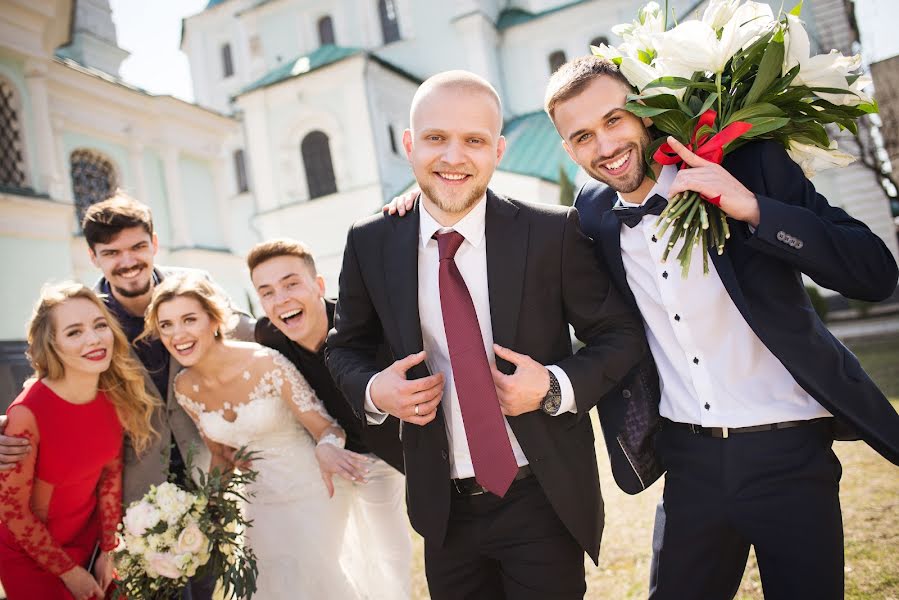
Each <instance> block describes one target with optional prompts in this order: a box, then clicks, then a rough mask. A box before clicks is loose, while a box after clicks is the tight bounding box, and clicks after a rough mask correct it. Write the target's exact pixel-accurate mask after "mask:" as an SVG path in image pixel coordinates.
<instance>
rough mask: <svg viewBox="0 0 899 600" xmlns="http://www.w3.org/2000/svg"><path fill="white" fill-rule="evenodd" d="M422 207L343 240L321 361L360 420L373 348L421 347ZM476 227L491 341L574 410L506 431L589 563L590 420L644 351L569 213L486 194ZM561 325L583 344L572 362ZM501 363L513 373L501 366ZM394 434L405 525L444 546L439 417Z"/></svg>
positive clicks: (444, 445)
mask: <svg viewBox="0 0 899 600" xmlns="http://www.w3.org/2000/svg"><path fill="white" fill-rule="evenodd" d="M419 210H420V208H419V207H416V209H415V211H413V212H412V214H410V215H408V216H406V217H404V218H399V217H396V216H387V215H381V214H379V215H375V216H373V217H370V218H368V219H366V220H363V221H361V222H359V223H357V224H356V225H354V226H353V228H352V229H351V230H350V232H349V235H348V237H347V244H346V250H345V252H344V262H343V270H342V272H341V274H340V298H339V301H338V304H337V318H336V320H335V329H334V330H332V332H331V335H330V337H329V338H328V344H327V351H328V364H329V367H330V368H331V371H332V373H334V378H335V380H336V381H337V383H338V385H339V386H340V387H341V388H342V389H343V391H344V393H345V394H346V396H347V398H348V399H349V401H350V402H351V403H352V404H353V405H354V406H355V409H356V413H357V415H358V416H359V418H360V419H362V420H364V418H365V417H364V414H365V413H364V408H363V407H364V401H365V388H366V385H367V384H368V382H369V380H370V379H371V378H372V376H374V375H375V374H376V373H377V372H378V369H377V367H376V366H375V351H376V349H377V347H378V345H379V344H381V343H382V342H386V344H387V346H388V347H389V348H390V351H391V353H392V354H393V356H394V357H395V358H402V357H405V356H407V355H409V354H414V353H417V352H420V351H421V350H422V335H421V323H420V319H419V313H418V244H419V212H418V211H419ZM485 227H486V243H487V278H488V282H489V283H488V287H489V299H490V314H491V323H492V326H493V337H494V340H495V341H496V343H497V344H500V345H502V346H505V347H507V348H511V349H513V350H515V351H516V352H521V353H524V354H527V355H529V356H531V357H532V358H533V359H534V360H536V361H538V362H540V363H542V364H556V365H558V366H559V367H561V368H562V369H564V370H565V373H566V374H567V375H568V377H569V378H570V380H571V383H572V386H573V388H574V393H575V400H576V402H577V409H578V412H577V414H574V413H566V414H564V415H560V416H556V417H551V416H548V415H546V414H544V413H543V412H542V411H539V410H538V411H534V412H530V413H526V414H523V415H520V416H517V417H510V418H509V424H510V426H511V427H512V430H513V431H514V432H515V435H516V437H517V438H518V441H519V442H520V443H521V447H522V449H523V450H524V453H525V455H526V456H527V457H528V461H529V462H530V465H531V469H532V470H533V473H534V475H535V476H536V477H537V480H538V481H539V482H540V484H541V486H542V487H543V490H544V491H545V493H546V495H547V497H548V498H549V500H550V502H551V504H552V505H553V507H554V509H555V510H556V513H557V514H558V515H559V517H560V518H561V519H562V521H563V522H564V523H565V525H566V527H567V528H568V530H569V531H570V532H571V534H572V535H573V537H574V538H575V539H576V540H577V542H578V543H579V544H580V545H581V547H582V548H584V550H585V551H586V552H587V553H588V554H589V555H590V556H591V557H592V558H593V560H594V561H595V560H597V556H598V553H599V542H600V537H601V535H602V524H603V515H602V498H601V496H600V492H599V478H598V475H597V471H596V457H595V452H594V447H593V439H594V438H593V428H592V426H591V424H590V419H589V417H588V416H587V413H588V411H589V410H590V408H592V407H593V406H594V405H595V404H596V402H597V401H598V400H599V398H600V397H601V396H602V395H603V394H604V393H605V392H607V391H609V390H611V389H612V388H613V387H614V386H615V385H616V384H617V382H618V380H619V379H620V378H621V377H623V376H624V375H625V374H626V373H627V372H628V371H629V370H630V368H631V367H632V366H633V365H634V364H635V363H636V362H637V360H638V359H639V358H640V357H642V356H643V355H644V354H645V342H644V340H643V336H642V330H641V328H640V323H639V321H638V320H637V319H636V318H635V314H634V312H633V311H632V310H631V309H630V308H628V307H627V306H626V305H625V304H624V302H623V301H622V300H621V298H620V296H619V295H618V293H617V292H616V291H615V289H614V288H613V286H612V285H611V282H610V280H609V277H608V275H607V274H606V273H605V272H604V271H603V270H601V269H600V267H599V265H598V263H597V261H596V258H595V256H594V255H593V252H592V249H591V244H590V241H589V240H588V239H587V237H586V236H584V234H583V233H582V232H581V230H580V226H579V224H578V217H577V212H576V211H574V210H572V209H566V208H564V207H558V206H555V207H553V206H543V205H534V204H526V203H523V202H518V201H515V200H509V199H506V198H503V197H501V196H496V195H495V194H493V193H492V192H490V191H488V192H487V213H486V225H485ZM569 323H570V324H571V325H572V326H573V327H574V329H575V332H576V334H577V336H578V338H580V339H581V340H583V341H584V342H585V344H586V345H585V346H584V347H583V348H582V349H581V350H580V351H578V353H577V354H574V355H572V348H571V338H570V333H569V329H568V326H569ZM498 367H499V369H500V370H501V371H503V372H505V373H511V372H512V370H513V368H512V366H511V365H510V364H509V363H507V362H505V361H502V360H499V361H498ZM407 375H408V376H409V377H410V378H420V377H424V376H427V375H428V370H427V367H426V366H425V365H424V364H420V365H417V366H416V367H415V368H413V369H411V370H410V371H409V372H408V374H407ZM401 435H402V441H403V453H404V456H405V464H406V481H407V493H408V505H409V517H410V520H411V522H412V525H413V527H415V529H416V531H418V532H419V533H420V534H421V535H423V536H424V537H426V538H428V539H429V540H430V541H431V542H432V543H438V544H439V543H442V541H443V539H444V535H445V533H446V527H447V521H448V518H449V510H450V485H451V483H450V465H449V448H448V442H447V435H446V428H445V424H444V419H443V413H442V410H439V411H438V416H437V418H436V419H434V420H433V421H432V422H430V423H429V424H427V425H425V426H423V427H420V426H416V425H410V424H408V423H402V425H401Z"/></svg>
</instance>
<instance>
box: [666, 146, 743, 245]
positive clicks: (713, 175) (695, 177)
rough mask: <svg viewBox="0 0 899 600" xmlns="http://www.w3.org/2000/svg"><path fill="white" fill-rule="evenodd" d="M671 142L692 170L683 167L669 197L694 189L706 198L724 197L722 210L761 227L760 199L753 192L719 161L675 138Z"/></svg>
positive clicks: (669, 191) (735, 217)
mask: <svg viewBox="0 0 899 600" xmlns="http://www.w3.org/2000/svg"><path fill="white" fill-rule="evenodd" d="M668 145H669V146H671V149H672V150H674V151H675V152H677V154H678V156H680V157H681V158H682V159H683V161H684V162H685V163H687V165H689V166H690V168H689V169H681V170H679V171H678V172H677V177H675V178H674V182H673V183H672V184H671V188H670V189H669V190H668V197H669V198H673V197H674V196H675V194H679V193H680V192H685V191H687V190H691V191H694V192H699V193H700V194H702V195H703V196H705V197H706V198H715V197H718V196H720V197H721V204H720V206H721V210H723V211H724V212H725V213H726V214H727V216H729V217H731V218H733V219H736V220H738V221H744V222H746V223H749V224H750V225H752V226H753V227H758V226H759V202H758V199H757V198H756V197H755V194H753V193H752V192H751V191H749V190H748V189H747V188H746V186H744V185H743V184H742V183H740V182H739V180H738V179H737V178H736V177H734V176H733V175H731V174H730V173H728V172H727V169H725V168H724V167H722V166H721V165H719V164H716V163H713V162H711V161H708V160H706V159H704V158H701V157H699V156H697V155H696V154H694V153H693V152H691V151H690V149H689V148H687V147H686V146H684V145H683V144H681V143H680V142H678V141H677V140H676V139H674V138H673V137H670V136H669V137H668Z"/></svg>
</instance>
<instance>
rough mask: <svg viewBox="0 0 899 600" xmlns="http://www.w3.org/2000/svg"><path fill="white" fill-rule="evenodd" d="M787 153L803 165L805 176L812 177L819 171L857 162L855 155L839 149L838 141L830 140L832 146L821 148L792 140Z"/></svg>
mask: <svg viewBox="0 0 899 600" xmlns="http://www.w3.org/2000/svg"><path fill="white" fill-rule="evenodd" d="M787 154H789V155H790V158H792V159H793V162H795V163H796V164H797V165H799V166H800V167H802V172H803V173H805V176H806V177H808V178H809V179H811V178H812V177H814V176H815V173H817V172H818V171H824V170H825V169H832V168H833V167H845V166H846V165H849V164H852V163H853V162H855V157H854V156H852V155H851V154H847V153H846V152H843V151H841V150H838V149H837V143H836V141H833V140H832V141H831V142H830V148H821V147H819V146H815V145H814V144H803V143H801V142H797V141H795V140H790V145H789V147H788V148H787Z"/></svg>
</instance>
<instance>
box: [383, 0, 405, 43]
mask: <svg viewBox="0 0 899 600" xmlns="http://www.w3.org/2000/svg"><path fill="white" fill-rule="evenodd" d="M378 16H379V17H380V19H381V34H382V35H383V36H384V43H385V44H389V43H390V42H395V41H397V40H398V39H400V24H399V21H398V20H397V15H396V0H378Z"/></svg>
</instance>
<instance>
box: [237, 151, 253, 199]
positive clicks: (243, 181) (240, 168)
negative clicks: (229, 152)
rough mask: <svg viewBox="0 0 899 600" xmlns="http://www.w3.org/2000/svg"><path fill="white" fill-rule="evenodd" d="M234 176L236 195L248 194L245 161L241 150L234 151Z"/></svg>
mask: <svg viewBox="0 0 899 600" xmlns="http://www.w3.org/2000/svg"><path fill="white" fill-rule="evenodd" d="M234 174H235V176H236V177H237V193H239V194H240V193H243V192H248V191H249V190H250V184H249V182H248V181H247V161H246V158H245V157H244V153H243V150H235V151H234Z"/></svg>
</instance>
